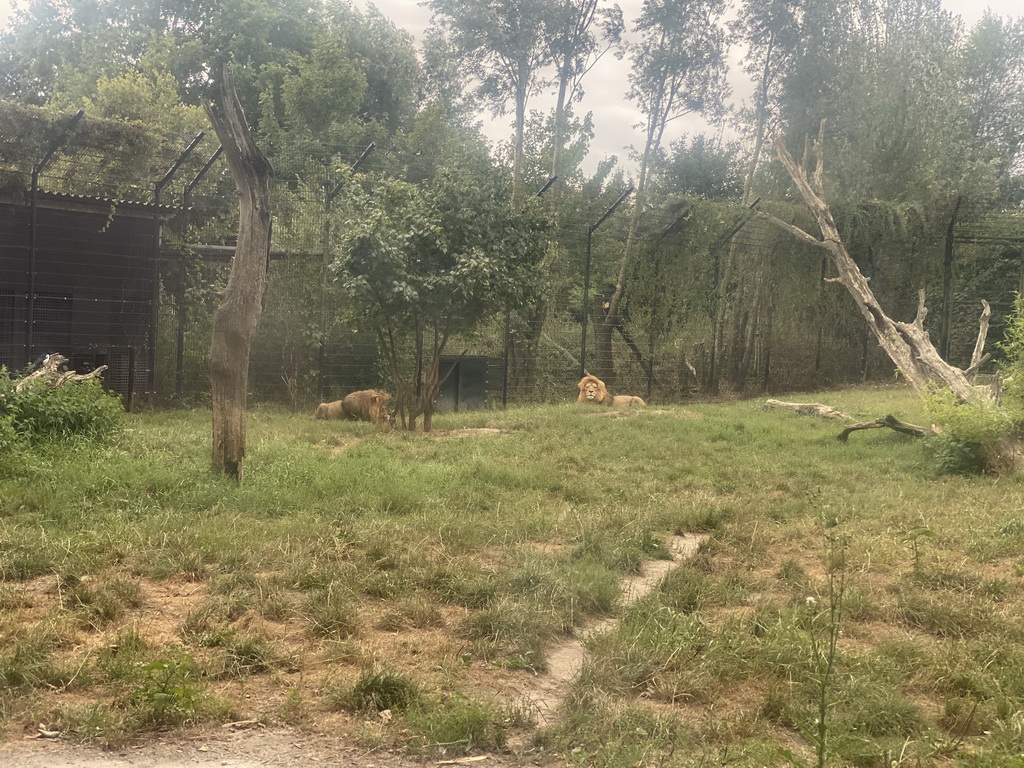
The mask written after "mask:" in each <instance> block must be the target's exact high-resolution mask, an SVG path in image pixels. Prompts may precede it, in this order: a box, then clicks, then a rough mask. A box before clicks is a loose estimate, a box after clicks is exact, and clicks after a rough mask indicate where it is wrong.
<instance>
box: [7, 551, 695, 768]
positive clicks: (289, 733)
mask: <svg viewBox="0 0 1024 768" xmlns="http://www.w3.org/2000/svg"><path fill="white" fill-rule="evenodd" d="M705 538H707V537H706V536H703V535H694V534H688V535H684V536H671V537H669V538H668V540H667V541H666V544H667V545H668V547H669V551H670V552H671V553H672V556H673V559H672V560H654V561H648V562H647V563H645V564H644V567H643V569H642V572H641V573H640V574H639V575H637V576H631V577H627V578H625V579H623V582H622V584H621V587H622V597H621V603H622V604H623V605H628V604H629V603H632V602H634V601H636V600H638V599H640V598H641V597H643V596H644V595H646V594H647V593H648V592H650V591H651V590H652V589H654V587H655V586H657V584H658V583H659V582H660V581H661V579H662V578H663V577H664V576H665V574H667V573H668V572H669V571H670V570H671V569H672V568H673V567H675V566H677V565H679V564H680V563H681V562H683V561H685V560H687V559H688V558H690V557H692V556H693V555H694V554H695V553H696V552H697V550H698V548H699V546H700V544H701V542H702V541H703V540H704V539H705ZM614 625H615V620H614V619H606V620H603V621H598V622H594V623H592V624H589V625H585V626H583V627H581V628H580V629H579V630H578V631H577V632H576V636H575V637H573V638H568V639H566V640H565V641H563V642H562V643H560V644H558V645H557V646H556V647H554V648H551V649H549V651H548V654H549V660H548V674H546V675H543V676H538V677H537V678H535V681H534V686H533V687H532V689H531V690H524V691H521V692H520V693H521V694H522V696H523V698H524V699H525V700H526V701H529V702H531V704H532V705H533V707H534V708H535V711H536V712H537V715H538V721H539V724H540V725H548V724H550V723H552V722H554V721H555V720H556V719H557V716H558V710H559V708H560V705H561V702H562V699H563V698H564V696H565V693H566V691H567V690H568V688H569V685H570V683H571V682H572V679H573V677H574V676H575V675H576V673H577V672H578V671H579V668H580V666H581V665H582V664H583V662H584V660H585V657H586V650H585V649H584V646H583V642H582V640H583V639H584V638H586V637H587V636H588V635H590V634H593V633H600V632H607V631H609V630H611V629H612V628H614ZM527 741H528V740H527V739H524V738H522V736H521V735H520V736H519V738H513V739H511V740H510V748H509V752H508V753H507V754H501V755H474V756H471V757H463V758H456V759H452V760H436V759H432V760H426V761H423V760H415V759H411V758H408V757H404V756H401V755H396V754H393V753H388V752H380V751H376V752H367V751H366V750H363V749H357V748H354V747H352V746H351V745H350V744H345V743H343V742H342V741H341V740H340V739H338V738H332V737H331V736H330V735H327V734H323V733H320V732H310V731H303V730H299V729H295V728H278V727H275V728H262V727H252V728H245V729H241V730H234V729H231V728H228V727H222V728H219V729H218V728H209V727H207V728H202V729H196V730H193V731H188V732H177V733H174V734H169V735H167V736H164V737H158V738H154V739H149V740H146V741H144V742H142V743H139V744H135V745H131V746H127V747H123V748H120V749H117V750H111V751H103V750H100V749H97V748H94V747H89V746H85V745H82V744H75V743H74V742H70V741H64V740H63V739H60V738H57V739H45V738H26V739H23V740H21V741H11V742H8V743H0V766H2V767H3V768H8V767H10V768H128V767H129V766H145V767H146V768H197V767H199V768H213V766H230V767H231V768H307V767H309V766H338V767H339V768H422V767H423V766H428V765H429V766H447V765H456V766H458V765H478V766H480V768H529V766H544V768H555V766H561V765H564V763H563V762H562V761H559V760H557V759H554V758H553V757H552V756H551V755H545V754H542V753H537V752H534V751H532V750H531V749H530V747H529V746H528V744H527Z"/></svg>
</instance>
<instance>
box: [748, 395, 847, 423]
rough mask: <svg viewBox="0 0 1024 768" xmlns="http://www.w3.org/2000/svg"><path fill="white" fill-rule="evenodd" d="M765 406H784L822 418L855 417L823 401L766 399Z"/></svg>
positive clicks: (844, 419)
mask: <svg viewBox="0 0 1024 768" xmlns="http://www.w3.org/2000/svg"><path fill="white" fill-rule="evenodd" d="M764 407H765V408H784V409H787V410H790V411H796V412H797V413H799V414H802V415H804V416H817V417H818V418H820V419H839V420H843V421H849V420H850V419H852V418H853V417H852V416H848V415H847V414H845V413H843V412H842V411H837V410H836V409H835V408H833V407H832V406H830V405H823V404H821V403H784V402H783V401H782V400H765V401H764Z"/></svg>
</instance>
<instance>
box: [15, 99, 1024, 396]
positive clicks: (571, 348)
mask: <svg viewBox="0 0 1024 768" xmlns="http://www.w3.org/2000/svg"><path fill="white" fill-rule="evenodd" d="M23 117H24V120H23V122H24V121H28V123H32V120H34V119H36V117H37V116H34V113H32V114H31V115H27V117H26V116H23ZM68 123H69V124H70V119H69V120H68ZM82 124H83V125H85V126H87V128H88V130H83V131H82V132H80V133H76V132H74V131H70V132H67V135H66V136H64V139H62V142H63V143H61V142H56V143H54V141H52V139H53V137H54V136H58V135H59V131H58V132H57V133H54V132H53V131H50V132H49V133H46V132H44V133H46V137H48V138H46V137H44V139H45V140H44V139H40V140H32V139H31V137H30V136H29V135H28V134H29V133H31V131H29V132H27V133H26V131H24V130H23V131H21V133H19V134H18V135H17V136H7V135H0V174H2V177H0V182H2V183H0V365H3V366H5V367H7V368H8V369H10V370H16V369H20V368H23V367H24V366H25V365H26V364H28V363H31V362H32V361H33V360H35V359H36V358H37V357H38V356H39V355H40V354H44V353H47V352H60V353H62V354H64V355H65V356H67V357H68V358H69V359H70V360H71V361H72V364H73V365H74V366H75V367H77V368H79V369H82V370H84V369H87V368H89V367H95V366H98V365H108V366H109V372H108V374H107V379H106V380H107V384H108V386H110V387H111V388H113V389H115V390H116V391H118V392H121V393H122V394H124V395H125V396H126V398H127V399H132V398H135V397H138V396H143V395H144V396H146V397H147V398H150V399H155V400H156V401H158V402H177V403H185V404H188V403H203V402H205V401H206V400H207V398H208V396H209V394H208V393H209V382H208V377H207V367H208V366H207V359H206V358H207V354H208V349H209V346H210V338H211V331H212V319H213V315H214V312H215V310H216V308H217V305H218V303H219V301H220V294H221V291H222V290H223V288H224V285H225V284H226V281H227V278H228V274H229V270H230V260H231V258H232V256H233V253H234V234H235V230H236V227H237V201H236V198H235V194H234V187H233V182H232V180H231V178H230V174H229V173H228V172H227V169H226V166H225V163H224V161H223V158H221V157H219V154H218V152H217V151H216V147H215V145H214V144H213V143H211V142H210V140H209V139H208V138H207V139H202V140H200V138H199V137H190V136H172V135H161V136H159V137H156V138H153V137H149V138H146V137H144V136H142V135H141V134H139V135H136V134H134V133H132V130H134V129H126V130H127V131H128V132H127V133H125V134H124V135H121V134H119V133H117V132H116V131H115V129H114V128H113V127H111V126H110V125H108V124H106V123H104V124H103V125H99V124H93V123H91V122H88V121H86V122H83V123H82ZM62 125H63V124H62ZM41 135H42V134H41ZM47 141H49V142H50V143H49V144H47ZM147 142H148V143H147ZM313 149H315V148H311V147H310V146H303V147H301V148H298V149H297V150H296V151H295V152H289V151H287V150H285V149H280V148H279V150H278V153H277V155H276V156H275V169H276V175H275V178H274V179H273V182H272V188H271V197H272V205H273V214H274V240H273V245H272V253H271V254H270V262H269V266H268V269H269V282H268V289H267V293H266V296H265V301H264V312H263V316H262V319H261V322H260V325H259V327H258V329H257V334H256V337H255V340H254V343H253V347H252V350H251V360H250V378H249V385H250V392H251V397H252V399H253V400H254V401H263V402H273V403H280V404H282V405H285V406H287V407H290V408H293V409H296V410H299V411H308V412H312V409H313V408H314V407H315V405H316V404H317V403H319V402H321V401H331V400H336V399H340V398H341V397H343V396H344V395H345V394H347V393H349V392H352V391H355V390H359V389H368V388H381V389H386V390H389V391H395V390H396V388H397V385H398V383H399V381H396V374H397V375H398V379H399V380H401V381H403V382H406V383H407V384H408V385H409V386H412V388H413V389H414V390H415V388H416V386H417V382H418V381H419V380H420V379H421V378H422V376H421V372H422V370H423V369H424V366H426V365H429V357H430V351H431V350H432V339H431V338H423V339H422V341H423V349H424V350H425V351H423V352H421V354H420V355H419V356H418V355H417V353H416V345H415V343H414V338H415V334H414V333H413V331H412V325H410V324H408V323H407V324H405V325H401V324H399V325H396V326H395V327H393V328H392V329H391V332H392V340H393V341H394V351H395V352H396V354H397V356H396V358H395V359H391V358H390V357H389V347H388V345H387V343H386V342H385V340H386V339H387V338H388V334H387V332H386V331H387V329H386V328H385V327H384V324H383V322H377V323H375V322H374V321H372V320H371V319H370V317H369V316H368V315H367V313H366V312H365V311H364V310H361V309H360V308H359V307H357V306H356V305H355V304H354V303H353V300H352V299H350V298H349V297H348V296H347V294H346V292H345V290H344V289H343V286H342V284H341V283H342V281H341V280H340V278H341V274H340V272H339V271H338V262H339V260H340V258H341V256H342V251H343V248H342V244H343V242H344V238H345V234H346V231H345V227H346V215H349V214H348V213H347V212H346V210H345V205H346V203H345V192H346V189H347V186H346V185H351V184H362V185H366V187H367V188H369V189H372V187H373V181H372V176H373V174H374V173H377V172H378V171H383V170H384V169H385V168H388V167H391V165H393V163H391V160H390V159H389V158H388V157H387V150H383V149H380V150H377V151H376V152H374V153H370V154H367V147H361V146H356V145H352V146H345V147H331V148H324V147H321V148H319V149H318V150H317V151H313ZM360 163H361V164H362V165H361V166H360V167H361V170H364V171H367V173H368V174H370V175H368V176H360V177H357V176H355V175H353V174H352V173H351V170H352V168H353V166H356V165H358V164H360ZM389 164H390V165H389ZM617 196H618V191H614V190H611V191H606V192H605V193H602V194H601V196H599V198H595V199H593V200H582V201H581V202H579V203H577V204H575V205H576V207H575V208H573V209H571V210H570V209H569V207H568V206H563V208H562V210H561V211H560V213H559V216H558V217H557V226H555V228H554V229H553V230H552V231H551V233H550V247H549V252H548V254H547V255H546V256H545V257H544V260H543V264H542V265H541V266H540V267H539V269H538V272H537V274H538V276H539V280H538V285H537V290H536V292H535V293H534V294H533V295H532V296H531V297H530V298H529V300H528V301H527V303H526V304H525V305H524V306H517V307H513V308H511V309H509V310H506V309H505V308H504V307H501V306H494V307H489V308H488V309H487V310H486V315H485V316H481V317H476V318H454V320H455V324H454V325H453V327H458V328H469V330H463V331H460V332H457V333H455V334H454V335H452V336H451V338H450V339H448V342H447V345H446V347H445V350H444V355H443V358H442V360H441V369H442V378H443V379H444V381H443V383H442V387H441V391H439V393H438V402H439V405H440V407H441V408H442V409H452V410H454V409H464V408H470V407H473V408H477V407H500V406H503V405H506V404H520V403H521V404H526V403H553V402H562V401H566V400H572V399H575V397H576V395H577V391H578V390H577V387H576V385H577V382H578V381H579V379H580V377H581V375H582V374H583V373H584V372H586V373H597V374H599V375H601V376H602V377H603V378H605V379H606V383H607V385H608V388H609V389H610V390H611V391H612V392H613V393H616V394H631V395H638V396H640V397H643V398H644V399H645V400H649V401H651V402H653V403H674V402H684V401H686V400H687V399H689V398H692V397H703V396H715V395H751V394H759V393H764V392H785V391H795V390H809V389H814V388H823V387H828V386H835V385H841V384H846V383H850V382H859V381H873V380H886V379H890V378H891V377H892V376H893V375H894V370H893V366H892V364H891V362H890V361H889V360H888V358H887V357H886V356H885V355H884V354H883V353H882V351H881V349H880V348H879V346H878V345H877V343H876V342H875V341H874V339H873V337H872V336H871V335H870V333H869V332H868V328H867V324H866V322H865V320H864V318H863V317H862V316H861V314H860V311H859V310H858V308H857V306H856V305H855V303H854V302H853V300H852V299H851V298H850V296H849V295H848V294H847V293H846V291H845V289H844V288H843V287H842V286H841V285H838V284H837V283H834V282H830V281H829V278H831V277H832V271H831V270H832V267H831V265H830V262H829V261H828V259H827V258H822V253H821V251H820V250H818V249H814V248H811V247H809V246H806V245H802V244H799V243H798V242H796V241H795V240H794V239H793V238H792V237H791V236H790V235H789V234H788V233H785V232H782V231H780V230H778V229H776V228H775V227H773V226H772V225H771V224H770V223H768V222H766V221H765V220H763V219H761V218H759V217H757V216H756V215H755V214H754V211H753V210H751V209H749V208H745V207H743V206H739V205H735V204H728V203H709V202H706V201H690V202H687V203H685V204H681V205H679V206H675V207H669V208H666V209H665V210H662V211H658V210H651V211H645V212H643V215H642V216H641V217H640V219H639V223H638V226H637V229H636V232H637V233H638V234H637V235H636V237H635V238H633V239H632V240H631V235H630V222H629V214H628V212H627V208H628V203H627V204H626V207H624V208H623V209H621V210H620V211H619V212H618V213H616V214H615V215H614V216H611V217H610V218H605V217H604V214H605V213H606V212H607V211H609V210H611V208H609V205H610V204H611V203H613V202H614V201H615V199H616V198H617ZM777 205H778V206H785V205H786V204H783V203H779V204H777ZM778 210H785V211H786V216H788V217H789V218H790V219H793V220H796V219H798V218H799V216H800V213H799V212H798V210H799V209H797V208H796V207H792V206H791V207H789V208H784V209H783V208H778ZM956 211H957V208H956V207H953V205H952V204H951V206H950V209H949V210H945V209H943V210H936V211H930V212H927V215H924V214H923V213H918V214H915V216H904V217H903V218H898V216H897V213H895V212H894V211H893V210H890V209H889V208H885V207H884V204H875V203H871V204H863V205H861V206H856V207H851V208H850V209H849V210H846V211H840V212H839V213H837V216H839V215H841V216H843V217H845V218H844V219H843V221H842V222H841V230H842V231H843V232H844V240H847V238H848V242H847V243H846V244H847V247H848V249H849V250H850V252H851V253H852V254H853V255H854V257H855V258H856V260H857V263H858V265H859V266H860V268H861V270H862V272H863V273H864V274H865V276H867V277H869V278H870V280H871V286H872V288H873V290H874V291H875V293H876V295H877V297H878V299H879V301H880V302H881V304H882V306H883V307H885V308H886V311H887V312H888V313H889V314H890V315H892V316H893V317H895V318H898V319H902V320H911V319H913V318H914V316H915V315H916V313H917V310H918V306H917V305H918V289H920V288H923V289H925V291H926V293H927V296H928V303H929V307H930V308H931V309H932V311H931V312H930V313H929V314H928V317H927V319H926V323H927V326H926V327H928V329H929V331H931V332H932V333H933V334H934V335H935V336H937V337H940V338H941V343H942V345H943V346H944V348H946V349H947V350H948V353H949V356H950V358H951V360H953V362H955V363H957V364H960V365H963V364H966V362H967V360H969V358H970V354H971V351H972V349H973V344H974V340H975V336H976V332H977V331H976V328H977V317H978V314H979V312H980V299H982V298H985V299H987V300H988V301H989V302H991V304H992V306H993V309H994V310H995V313H994V316H993V319H992V336H993V339H994V340H998V338H1000V336H1001V333H1002V330H1003V328H1004V327H1005V318H1006V316H1007V315H1008V314H1009V313H1010V312H1011V311H1012V302H1013V295H1014V291H1015V290H1016V289H1018V288H1019V287H1020V285H1021V284H1022V277H1021V276H1022V274H1024V270H1022V267H1021V264H1022V255H1021V254H1022V252H1024V251H1022V243H1024V232H1022V225H1021V220H1020V216H1019V215H1016V216H1015V215H1010V214H1006V215H1000V216H990V217H988V218H975V219H973V220H970V221H962V222H961V221H959V220H958V219H957V213H956ZM900 215H902V214H900ZM597 221H601V222H603V224H602V225H601V228H600V230H598V231H595V230H594V223H595V222H597ZM894 222H895V223H894ZM954 225H955V226H954ZM847 233H849V235H847ZM627 252H628V253H629V254H630V256H629V258H628V259H625V264H624V263H623V262H624V256H625V255H626V254H627ZM587 266H589V267H590V273H589V274H587V273H586V269H587ZM588 279H589V290H588V291H585V290H584V285H585V284H587V282H588ZM620 289H621V290H620ZM585 294H586V295H585ZM465 320H472V321H473V322H472V323H464V322H462V321H465ZM394 334H398V338H397V339H396V338H394Z"/></svg>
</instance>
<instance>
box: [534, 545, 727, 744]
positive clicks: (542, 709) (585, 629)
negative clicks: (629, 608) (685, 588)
mask: <svg viewBox="0 0 1024 768" xmlns="http://www.w3.org/2000/svg"><path fill="white" fill-rule="evenodd" d="M705 539H707V535H706V534H693V533H688V534H684V535H682V536H671V537H669V539H668V540H667V541H666V542H665V543H666V544H667V545H668V548H669V552H671V553H672V559H671V560H648V561H646V562H645V563H644V565H643V569H642V570H641V572H640V574H639V575H637V576H627V577H626V578H624V579H623V580H622V582H621V583H620V585H619V586H620V587H621V589H622V597H621V598H620V604H621V605H630V604H631V603H635V602H636V601H637V600H639V599H640V598H642V597H644V596H645V595H647V594H648V593H649V592H650V591H651V590H652V589H654V588H655V587H656V586H657V585H658V583H659V582H660V581H661V580H662V578H664V576H665V574H666V573H668V572H669V571H671V570H672V569H673V568H675V567H676V566H678V565H679V564H680V563H682V562H683V561H684V560H687V559H689V558H691V557H693V556H694V555H695V554H697V549H698V548H699V547H700V545H701V542H702V541H704V540H705ZM616 623H617V619H602V620H601V621H596V622H592V623H590V624H585V625H583V626H582V627H581V628H580V629H578V630H576V634H575V636H574V637H570V638H568V639H566V640H565V641H563V642H562V643H560V644H558V645H556V646H555V647H554V648H552V649H551V650H550V651H548V653H547V660H548V674H546V675H544V676H543V677H540V676H538V677H537V678H535V683H534V686H533V688H532V689H528V690H526V691H524V692H523V698H524V700H525V701H527V702H529V703H530V704H532V706H533V707H534V709H535V710H536V716H537V725H538V726H540V727H544V726H547V725H550V724H551V723H553V722H554V721H555V719H556V717H557V713H558V711H559V710H560V709H561V706H562V702H563V701H564V700H565V697H566V695H567V694H568V692H569V686H570V684H571V683H572V681H573V679H575V677H576V674H577V673H578V672H579V670H580V667H581V666H582V665H583V662H584V661H585V660H586V657H587V651H586V648H585V647H584V641H585V640H586V639H587V638H588V637H590V636H591V635H596V634H601V633H603V632H608V631H610V630H612V629H614V628H615V625H616Z"/></svg>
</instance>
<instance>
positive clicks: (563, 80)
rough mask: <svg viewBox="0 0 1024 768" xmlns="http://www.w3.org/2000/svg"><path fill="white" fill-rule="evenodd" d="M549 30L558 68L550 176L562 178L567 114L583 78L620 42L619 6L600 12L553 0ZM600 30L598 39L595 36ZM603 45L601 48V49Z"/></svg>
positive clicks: (590, 4) (592, 4)
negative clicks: (552, 12)
mask: <svg viewBox="0 0 1024 768" xmlns="http://www.w3.org/2000/svg"><path fill="white" fill-rule="evenodd" d="M555 2H556V6H555V14H554V16H553V19H552V22H551V27H550V45H551V54H552V60H553V62H554V64H555V66H556V68H557V71H558V76H557V81H558V97H557V98H556V100H555V115H554V131H553V139H552V153H551V175H552V176H560V175H561V174H562V150H563V144H564V136H565V122H566V118H567V112H566V110H567V109H568V108H569V106H570V105H571V104H573V103H574V102H576V101H578V100H579V99H580V98H582V96H583V88H582V83H583V78H584V77H585V76H586V74H587V73H588V72H589V71H590V70H591V68H592V67H593V66H594V64H596V63H597V61H598V60H600V59H601V57H603V56H604V55H605V54H606V53H607V52H608V51H609V50H611V49H612V48H614V47H617V46H618V45H619V44H620V42H621V37H622V31H623V27H624V24H623V21H622V9H621V8H619V6H618V5H612V6H611V7H608V8H601V0H555ZM595 26H597V27H598V28H599V32H600V36H598V35H596V34H595V33H594V28H595ZM602 43H603V45H602Z"/></svg>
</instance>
